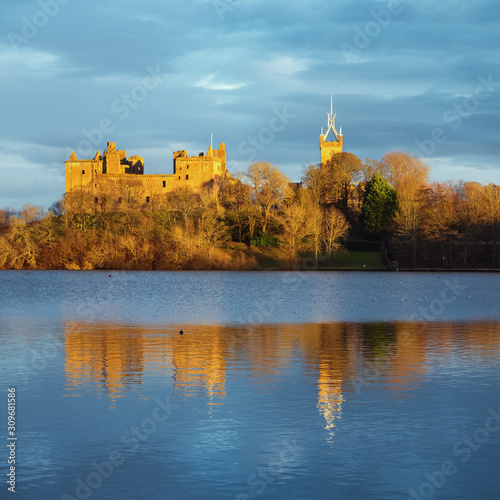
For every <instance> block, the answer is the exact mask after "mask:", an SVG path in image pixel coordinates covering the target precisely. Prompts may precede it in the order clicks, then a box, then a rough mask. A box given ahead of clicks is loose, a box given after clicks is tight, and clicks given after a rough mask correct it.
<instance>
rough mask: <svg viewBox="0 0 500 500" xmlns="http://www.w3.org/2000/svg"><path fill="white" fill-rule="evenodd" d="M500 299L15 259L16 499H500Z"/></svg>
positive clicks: (476, 276) (2, 314)
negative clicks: (69, 267)
mask: <svg viewBox="0 0 500 500" xmlns="http://www.w3.org/2000/svg"><path fill="white" fill-rule="evenodd" d="M499 297H500V274H494V273H491V274H489V273H387V272H384V273H377V272H369V273H368V272H366V273H363V272H358V273H355V272H340V273H339V272H337V273H336V272H279V271H272V272H262V271H259V272H132V271H130V272H116V271H111V272H109V271H108V272H72V271H26V272H25V271H2V272H0V318H1V322H0V339H1V347H2V349H1V350H0V374H1V380H2V381H3V390H4V398H5V399H4V405H5V410H4V411H5V412H6V410H7V396H8V388H15V389H16V415H15V418H16V431H15V435H16V437H17V440H16V441H15V459H16V493H17V494H18V497H17V498H21V499H42V500H44V499H61V500H70V499H88V498H89V499H92V500H93V499H98V500H101V499H102V500H108V499H110V500H113V499H117V500H126V499H130V500H132V499H133V500H135V499H152V500H156V499H162V500H163V499H175V500H183V499H189V500H191V499H193V500H198V499H199V500H216V499H217V500H218V499H234V500H250V499H262V500H264V499H273V500H275V499H295V500H306V499H308V500H309V499H310V500H317V499H332V500H333V499H335V500H336V499H349V500H352V499H380V500H388V499H416V500H418V499H420V498H435V499H450V500H451V499H467V500H469V499H497V498H498V494H499V493H498V492H499V491H500V475H499V474H498V471H499V466H500V390H499V389H500V307H499V306H500V298H499ZM181 329H182V331H183V334H182V335H180V334H179V331H180V330H181ZM4 415H5V413H4ZM2 431H3V432H2V434H3V436H4V441H7V440H6V439H5V438H7V437H8V429H7V420H5V421H4V425H3V428H2ZM8 442H11V441H8ZM4 454H5V455H4V456H5V458H4V459H2V463H3V468H2V470H3V471H4V474H7V471H8V465H7V460H8V456H9V448H7V447H5V448H4ZM4 477H5V476H4ZM8 487H9V484H8V483H6V482H4V484H3V486H2V490H1V493H0V497H1V498H4V497H5V498H8V497H7V494H8V493H9V492H8V490H7V488H8Z"/></svg>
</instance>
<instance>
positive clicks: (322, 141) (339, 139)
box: [319, 93, 343, 165]
mask: <svg viewBox="0 0 500 500" xmlns="http://www.w3.org/2000/svg"><path fill="white" fill-rule="evenodd" d="M326 115H327V116H328V129H327V131H326V134H323V128H322V129H321V135H320V136H319V148H320V150H321V164H322V165H323V164H325V163H326V162H327V161H328V160H329V159H330V158H331V156H332V155H333V154H335V153H342V146H343V136H342V127H341V128H340V133H338V132H337V129H336V128H335V117H336V116H337V113H335V114H333V93H332V94H330V113H327V114H326ZM330 130H331V131H332V132H333V135H334V137H335V140H332V141H328V140H327V138H328V134H329V133H330Z"/></svg>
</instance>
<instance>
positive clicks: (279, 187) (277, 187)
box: [247, 162, 290, 232]
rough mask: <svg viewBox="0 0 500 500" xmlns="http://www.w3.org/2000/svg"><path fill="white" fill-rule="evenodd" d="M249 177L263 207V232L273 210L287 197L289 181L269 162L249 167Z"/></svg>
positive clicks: (253, 164) (257, 199) (257, 163)
mask: <svg viewBox="0 0 500 500" xmlns="http://www.w3.org/2000/svg"><path fill="white" fill-rule="evenodd" d="M247 177H248V179H249V180H250V183H251V184H252V187H253V189H254V195H255V199H256V201H257V203H258V204H259V205H260V206H261V207H262V211H263V223H262V230H263V231H264V232H265V231H266V228H267V225H268V223H269V219H270V215H271V208H272V207H273V206H275V205H278V204H279V203H281V202H282V201H283V200H284V199H285V197H286V196H287V191H288V189H287V188H288V184H289V182H290V181H289V179H288V177H287V176H286V175H284V174H282V173H281V172H280V171H279V169H278V167H276V166H274V165H271V164H270V163H268V162H255V163H252V164H251V165H250V166H249V167H248V171H247Z"/></svg>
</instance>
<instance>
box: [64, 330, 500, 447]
mask: <svg viewBox="0 0 500 500" xmlns="http://www.w3.org/2000/svg"><path fill="white" fill-rule="evenodd" d="M183 328H184V331H185V334H184V335H182V336H181V335H179V333H178V332H179V329H180V328H179V327H177V326H169V327H168V328H166V329H165V328H154V327H147V328H143V327H135V326H123V325H117V324H91V323H78V322H77V323H75V322H73V323H67V324H66V325H65V376H66V395H68V396H83V395H85V393H87V392H89V391H92V392H97V393H98V395H99V396H100V397H107V398H109V400H110V401H116V400H117V399H118V398H120V397H123V396H124V395H125V394H126V393H128V392H130V391H140V389H141V386H142V384H143V383H144V381H145V379H146V378H147V377H148V376H151V375H154V376H155V377H156V378H158V377H159V378H160V379H161V380H162V381H164V382H165V383H169V384H172V385H173V388H174V390H175V391H178V392H179V393H180V394H181V395H182V396H183V397H186V398H189V397H204V398H205V399H206V402H207V404H208V405H221V404H224V399H225V398H226V396H227V391H228V388H227V385H228V383H227V382H228V378H231V377H237V376H238V372H239V374H240V375H241V374H244V375H246V378H247V381H248V383H250V384H254V386H255V390H266V391H269V390H270V387H269V382H271V381H274V382H275V381H276V380H277V379H286V378H287V377H288V378H293V376H294V374H293V370H297V369H300V370H301V371H302V375H304V374H305V376H306V378H307V379H308V380H310V383H311V385H313V386H315V387H316V388H317V409H318V411H319V412H320V414H321V416H322V419H323V418H324V422H323V426H324V428H325V430H326V431H327V433H328V439H329V440H331V441H332V442H333V439H334V436H335V427H336V422H337V420H338V419H340V418H341V417H342V406H343V403H344V401H346V399H348V398H355V397H356V395H357V394H359V392H360V391H363V390H369V387H370V384H371V383H383V385H384V387H386V388H387V389H388V390H390V391H393V394H394V396H395V397H406V396H405V394H407V391H408V390H411V389H412V388H414V387H416V386H417V385H418V384H420V383H421V382H422V381H423V380H425V378H426V375H427V367H428V360H429V358H430V357H434V358H435V357H439V356H441V357H443V356H448V357H450V356H451V357H452V356H454V352H455V351H456V350H457V349H456V348H457V347H460V349H459V351H460V352H461V353H463V352H464V351H465V352H467V353H469V354H470V355H471V356H475V357H476V359H477V358H480V359H483V360H484V361H485V362H488V361H492V360H494V359H497V357H498V353H499V351H500V335H499V326H498V324H494V323H485V324H484V325H481V331H482V332H483V333H482V338H481V341H480V342H479V341H478V338H477V335H475V336H472V335H468V334H467V324H456V323H455V324H453V323H442V324H439V323H432V324H431V323H366V324H362V323H327V324H295V325H294V324H291V325H288V324H287V325H284V324H275V325H259V326H252V327H231V326H215V325H212V326H200V325H196V326H191V327H186V326H183ZM476 331H477V330H476ZM462 355H463V354H462ZM297 367H299V368H297ZM138 394H140V392H138Z"/></svg>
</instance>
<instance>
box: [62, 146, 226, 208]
mask: <svg viewBox="0 0 500 500" xmlns="http://www.w3.org/2000/svg"><path fill="white" fill-rule="evenodd" d="M173 161H174V173H173V174H159V175H155V174H153V175H152V174H147V175H146V174H144V159H143V158H141V157H140V156H131V157H130V158H127V152H126V151H125V150H117V149H116V144H115V143H114V142H108V145H107V148H106V150H105V151H104V152H103V154H102V155H101V154H100V152H99V151H98V152H97V154H96V155H95V157H94V158H93V159H92V160H81V159H78V158H77V157H76V154H75V153H74V152H73V153H72V154H71V156H70V159H69V160H68V161H66V162H65V173H66V193H71V192H75V191H79V192H81V191H84V190H85V191H86V192H87V193H89V194H91V195H93V196H94V198H95V203H99V202H100V200H99V197H100V196H103V193H104V194H105V191H106V189H105V188H104V189H103V186H110V185H112V184H110V183H109V181H114V184H115V185H117V186H119V185H120V184H123V183H124V182H126V181H130V180H133V181H134V182H135V184H136V185H139V186H140V187H142V189H143V192H144V200H143V201H144V203H150V201H151V200H152V199H153V198H154V197H157V196H158V195H161V194H166V193H167V192H171V191H175V190H179V189H182V190H186V189H191V190H192V191H194V192H198V191H201V190H202V189H205V188H210V187H214V185H215V184H216V183H217V182H218V181H219V180H220V179H221V178H223V177H229V173H228V171H227V169H226V148H225V144H224V143H221V144H220V145H219V149H213V148H212V146H210V147H209V148H208V151H207V153H206V154H204V153H200V154H199V155H198V156H188V152H187V150H181V151H175V152H174V154H173Z"/></svg>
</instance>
